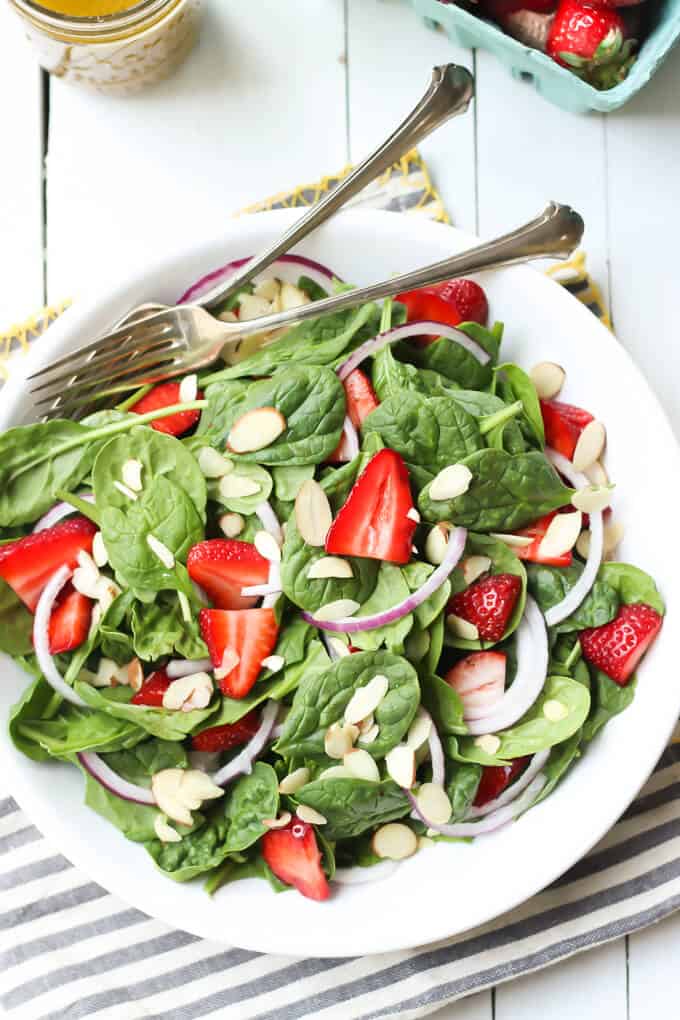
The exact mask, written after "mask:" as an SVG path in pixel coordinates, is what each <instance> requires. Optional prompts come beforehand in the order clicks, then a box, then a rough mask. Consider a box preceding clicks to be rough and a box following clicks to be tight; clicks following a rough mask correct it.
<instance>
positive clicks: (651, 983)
mask: <svg viewBox="0 0 680 1020" xmlns="http://www.w3.org/2000/svg"><path fill="white" fill-rule="evenodd" d="M629 945H630V949H629V955H628V981H629V1003H630V1005H629V1009H630V1012H629V1017H628V1020H649V1017H650V1016H658V1017H669V1018H670V1017H675V1016H677V1015H678V1002H680V969H678V949H679V947H680V914H674V915H672V916H671V917H669V918H667V919H666V920H665V921H661V922H659V924H656V925H653V926H652V927H651V928H646V929H645V930H644V931H641V932H638V933H637V934H636V935H631V936H630V939H629Z"/></svg>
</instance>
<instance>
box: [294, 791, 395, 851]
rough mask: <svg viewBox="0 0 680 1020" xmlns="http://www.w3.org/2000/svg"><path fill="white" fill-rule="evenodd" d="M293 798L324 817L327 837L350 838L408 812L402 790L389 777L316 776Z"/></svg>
mask: <svg viewBox="0 0 680 1020" xmlns="http://www.w3.org/2000/svg"><path fill="white" fill-rule="evenodd" d="M297 799H298V800H299V802H300V803H301V804H307V805H308V806H309V807H312V808H314V809H315V810H316V811H320V812H321V814H322V815H323V816H324V818H326V820H327V821H326V825H324V827H323V829H324V835H325V836H326V837H327V838H328V839H351V838H354V837H355V836H359V835H361V833H362V832H366V831H367V830H368V829H374V828H376V827H377V826H378V825H382V824H383V823H384V822H390V821H392V820H393V819H395V818H403V817H404V816H405V815H407V814H408V812H409V802H408V800H407V799H406V796H405V794H404V791H403V790H402V789H400V787H398V786H397V784H396V783H394V782H392V780H391V779H384V780H383V781H382V782H380V783H371V782H368V781H367V780H365V779H332V778H329V779H317V780H315V781H314V782H313V783H308V784H307V786H303V787H302V789H301V790H298V793H297Z"/></svg>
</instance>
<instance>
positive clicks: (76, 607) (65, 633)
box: [49, 584, 92, 655]
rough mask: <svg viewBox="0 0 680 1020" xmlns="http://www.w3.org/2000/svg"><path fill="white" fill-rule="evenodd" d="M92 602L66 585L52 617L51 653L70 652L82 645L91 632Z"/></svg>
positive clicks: (50, 632) (50, 633) (69, 585)
mask: <svg viewBox="0 0 680 1020" xmlns="http://www.w3.org/2000/svg"><path fill="white" fill-rule="evenodd" d="M91 619H92V602H91V601H90V599H88V598H87V596H86V595H81V594H80V592H79V591H76V589H75V588H74V587H73V586H72V585H71V584H68V585H66V586H65V587H64V588H63V589H62V591H61V595H60V597H59V601H58V602H57V605H56V606H55V607H54V609H53V610H52V615H51V617H50V628H49V635H50V652H51V654H52V655H58V654H59V652H70V651H71V649H72V648H77V647H78V645H82V643H83V641H84V640H85V638H86V637H87V635H88V634H89V632H90V620H91Z"/></svg>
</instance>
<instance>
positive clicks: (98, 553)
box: [92, 531, 109, 567]
mask: <svg viewBox="0 0 680 1020" xmlns="http://www.w3.org/2000/svg"><path fill="white" fill-rule="evenodd" d="M92 559H93V560H94V562H95V564H96V565H97V566H98V567H105V566H106V564H107V563H108V562H109V554H108V553H107V551H106V546H105V545H104V538H103V536H102V533H101V531H98V532H97V533H96V534H95V536H94V538H93V539H92Z"/></svg>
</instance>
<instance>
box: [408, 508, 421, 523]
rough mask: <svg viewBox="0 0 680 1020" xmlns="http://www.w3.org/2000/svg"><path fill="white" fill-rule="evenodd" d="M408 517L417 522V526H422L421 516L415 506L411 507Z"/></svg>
mask: <svg viewBox="0 0 680 1020" xmlns="http://www.w3.org/2000/svg"><path fill="white" fill-rule="evenodd" d="M406 516H407V517H408V519H409V520H410V521H415V522H416V524H420V514H419V513H418V511H417V510H416V508H415V507H414V506H412V507H411V509H410V510H409V511H408V513H407V514H406Z"/></svg>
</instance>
